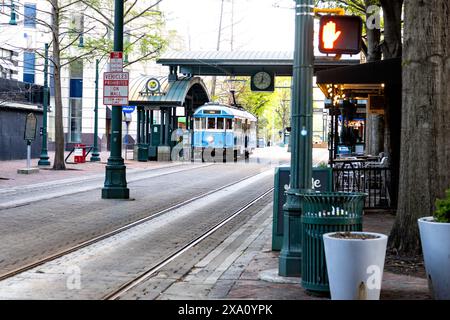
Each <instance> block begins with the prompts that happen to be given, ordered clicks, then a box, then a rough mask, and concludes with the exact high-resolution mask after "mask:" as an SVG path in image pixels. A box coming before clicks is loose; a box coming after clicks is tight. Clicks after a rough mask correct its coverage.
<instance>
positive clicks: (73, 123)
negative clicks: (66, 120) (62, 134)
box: [70, 98, 83, 142]
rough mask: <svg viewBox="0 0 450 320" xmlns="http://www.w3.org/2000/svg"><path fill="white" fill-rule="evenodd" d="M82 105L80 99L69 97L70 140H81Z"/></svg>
mask: <svg viewBox="0 0 450 320" xmlns="http://www.w3.org/2000/svg"><path fill="white" fill-rule="evenodd" d="M82 115H83V105H82V100H81V99H78V98H76V99H73V98H70V141H71V142H81V131H82Z"/></svg>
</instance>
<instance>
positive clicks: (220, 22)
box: [211, 0, 225, 99]
mask: <svg viewBox="0 0 450 320" xmlns="http://www.w3.org/2000/svg"><path fill="white" fill-rule="evenodd" d="M224 2H225V0H222V4H221V6H220V19H219V34H218V36H217V47H216V51H219V49H220V38H221V35H222V18H223V4H224ZM216 80H217V78H216V76H213V77H212V81H211V98H213V97H214V95H215V94H216ZM213 99H214V98H213Z"/></svg>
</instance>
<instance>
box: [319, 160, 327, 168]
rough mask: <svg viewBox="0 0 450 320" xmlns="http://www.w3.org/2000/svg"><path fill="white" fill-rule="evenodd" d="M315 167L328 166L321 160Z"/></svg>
mask: <svg viewBox="0 0 450 320" xmlns="http://www.w3.org/2000/svg"><path fill="white" fill-rule="evenodd" d="M316 168H328V164H327V163H326V162H324V161H322V162H319V163H318V164H317V165H316Z"/></svg>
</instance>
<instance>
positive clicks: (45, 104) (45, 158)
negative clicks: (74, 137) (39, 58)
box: [38, 43, 50, 166]
mask: <svg viewBox="0 0 450 320" xmlns="http://www.w3.org/2000/svg"><path fill="white" fill-rule="evenodd" d="M43 95H44V97H43V105H42V109H43V115H42V147H41V155H40V157H39V161H38V166H49V165H50V161H49V160H48V159H49V156H48V153H47V109H48V43H46V44H45V53H44V90H43Z"/></svg>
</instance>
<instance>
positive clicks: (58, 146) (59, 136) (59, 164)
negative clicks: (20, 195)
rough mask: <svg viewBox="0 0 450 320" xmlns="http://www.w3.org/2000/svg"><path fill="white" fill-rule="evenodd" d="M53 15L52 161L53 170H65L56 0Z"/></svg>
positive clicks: (53, 5) (55, 0) (52, 1)
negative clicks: (53, 108) (53, 129)
mask: <svg viewBox="0 0 450 320" xmlns="http://www.w3.org/2000/svg"><path fill="white" fill-rule="evenodd" d="M51 4H52V15H53V20H52V21H53V25H52V33H53V64H54V70H55V74H54V78H55V159H54V161H53V169H55V170H65V169H66V165H65V163H64V126H63V110H62V98H61V60H60V52H59V49H60V48H59V23H60V21H59V18H60V16H59V10H58V8H59V4H58V0H51Z"/></svg>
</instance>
